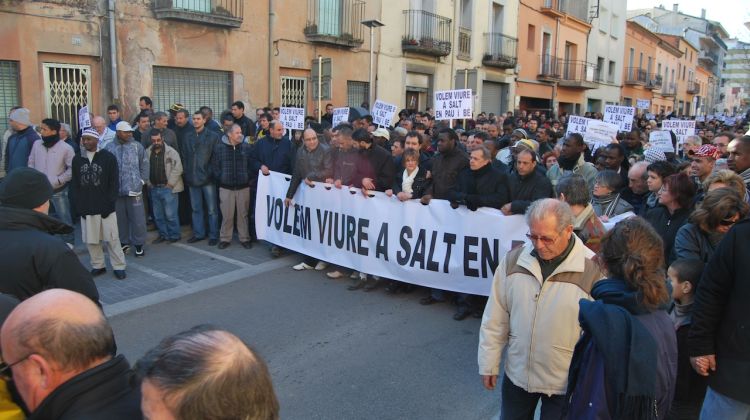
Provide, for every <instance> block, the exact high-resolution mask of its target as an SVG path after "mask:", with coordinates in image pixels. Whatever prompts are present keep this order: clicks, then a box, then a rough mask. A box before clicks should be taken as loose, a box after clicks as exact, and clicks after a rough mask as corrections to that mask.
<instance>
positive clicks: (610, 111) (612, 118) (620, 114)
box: [604, 105, 635, 132]
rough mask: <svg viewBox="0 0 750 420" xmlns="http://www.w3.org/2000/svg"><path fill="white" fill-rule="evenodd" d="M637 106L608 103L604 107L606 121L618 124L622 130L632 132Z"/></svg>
mask: <svg viewBox="0 0 750 420" xmlns="http://www.w3.org/2000/svg"><path fill="white" fill-rule="evenodd" d="M634 115H635V108H633V107H632V106H617V105H606V106H605V107H604V121H606V122H608V123H612V124H616V125H617V126H618V127H620V131H625V132H630V130H631V128H632V127H633V116H634Z"/></svg>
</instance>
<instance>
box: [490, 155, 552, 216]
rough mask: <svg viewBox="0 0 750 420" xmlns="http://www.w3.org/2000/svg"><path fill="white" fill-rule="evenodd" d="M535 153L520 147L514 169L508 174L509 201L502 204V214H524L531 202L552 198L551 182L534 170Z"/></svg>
mask: <svg viewBox="0 0 750 420" xmlns="http://www.w3.org/2000/svg"><path fill="white" fill-rule="evenodd" d="M536 165H537V160H536V153H535V152H534V151H533V150H528V149H522V150H521V151H520V152H518V156H516V171H514V172H513V173H511V174H510V198H511V202H510V203H507V204H505V205H503V207H502V209H501V210H502V211H503V214H504V215H506V216H509V215H511V214H524V213H526V209H527V208H528V207H529V205H531V203H532V202H534V201H536V200H539V199H542V198H552V197H553V193H552V183H551V182H550V180H549V179H548V178H547V177H546V176H545V175H543V174H542V173H540V172H539V171H537V170H536Z"/></svg>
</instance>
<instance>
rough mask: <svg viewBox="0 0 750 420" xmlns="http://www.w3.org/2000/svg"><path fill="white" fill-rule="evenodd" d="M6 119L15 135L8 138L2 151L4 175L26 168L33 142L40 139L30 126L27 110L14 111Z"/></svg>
mask: <svg viewBox="0 0 750 420" xmlns="http://www.w3.org/2000/svg"><path fill="white" fill-rule="evenodd" d="M8 119H9V120H10V127H11V128H12V129H13V130H14V131H15V133H14V134H12V135H11V136H10V137H9V138H8V144H6V145H5V150H4V151H3V159H4V161H5V172H6V173H7V172H10V171H12V170H13V169H16V168H25V167H27V166H28V162H29V155H30V154H31V147H32V146H33V145H34V142H36V141H37V140H41V139H42V138H41V137H39V134H37V132H36V131H35V130H34V127H33V126H32V124H31V119H30V112H29V110H28V109H26V108H18V109H14V110H13V111H12V112H11V113H10V117H9V118H8Z"/></svg>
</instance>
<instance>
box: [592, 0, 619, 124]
mask: <svg viewBox="0 0 750 420" xmlns="http://www.w3.org/2000/svg"><path fill="white" fill-rule="evenodd" d="M598 3H599V10H598V14H597V16H596V17H595V18H594V19H593V20H592V21H591V24H592V25H593V27H592V29H591V32H590V34H589V39H588V48H587V53H586V60H587V61H588V62H589V63H594V64H595V65H596V67H595V69H596V70H595V72H594V74H595V77H594V79H595V80H596V81H597V83H598V87H597V88H596V89H590V90H587V91H586V111H590V112H601V113H604V106H605V105H612V104H618V103H620V89H621V88H623V84H622V60H623V57H624V54H625V15H626V10H625V9H626V4H625V2H623V1H616V0H599V2H598Z"/></svg>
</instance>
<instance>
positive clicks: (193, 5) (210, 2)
mask: <svg viewBox="0 0 750 420" xmlns="http://www.w3.org/2000/svg"><path fill="white" fill-rule="evenodd" d="M244 3H245V2H244V1H243V0H154V3H153V6H154V14H155V15H156V18H157V19H168V20H179V21H183V22H193V23H200V24H203V25H211V26H221V27H225V28H239V27H240V26H242V16H243V12H244V11H243V5H244Z"/></svg>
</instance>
